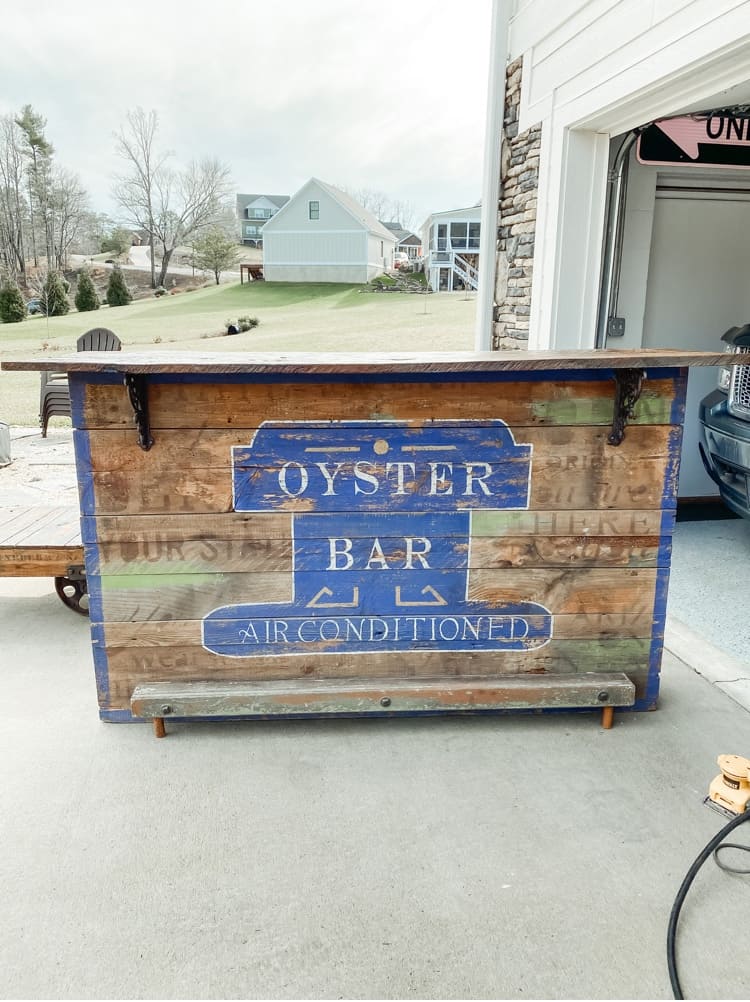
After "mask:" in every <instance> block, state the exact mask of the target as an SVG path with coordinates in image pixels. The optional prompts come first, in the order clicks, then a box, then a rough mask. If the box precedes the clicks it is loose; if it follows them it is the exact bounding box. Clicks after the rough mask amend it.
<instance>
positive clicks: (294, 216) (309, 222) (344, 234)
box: [263, 178, 397, 283]
mask: <svg viewBox="0 0 750 1002" xmlns="http://www.w3.org/2000/svg"><path fill="white" fill-rule="evenodd" d="M396 243H397V240H396V237H395V235H394V234H393V233H391V232H390V231H389V230H387V229H386V228H385V226H383V224H382V223H381V222H379V221H378V220H377V219H376V218H375V217H374V216H373V215H372V213H370V212H368V211H367V210H366V209H365V208H363V206H361V205H360V204H359V203H358V202H356V201H355V200H354V199H353V198H352V197H351V195H347V194H346V192H344V191H341V190H339V189H338V188H334V187H333V185H330V184H326V183H325V182H324V181H320V180H319V179H318V178H310V180H309V181H308V182H307V183H306V184H304V185H303V186H302V188H300V190H299V191H298V192H297V193H296V195H293V196H292V198H291V199H290V200H289V201H288V202H287V203H286V205H284V206H283V208H281V209H280V210H279V211H278V212H277V213H276V214H275V215H274V216H273V217H272V218H271V219H269V221H268V222H267V223H266V224H265V226H264V228H263V274H264V276H265V279H266V281H267V282H351V283H360V282H362V283H364V282H369V281H370V280H371V279H373V278H375V277H376V276H378V275H381V274H382V273H383V272H384V271H387V270H389V269H390V268H392V267H393V255H394V251H395V248H396Z"/></svg>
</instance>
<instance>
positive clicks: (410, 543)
mask: <svg viewBox="0 0 750 1002" xmlns="http://www.w3.org/2000/svg"><path fill="white" fill-rule="evenodd" d="M404 539H405V540H406V561H405V563H404V570H406V571H410V570H413V569H414V561H415V560H418V561H419V562H420V564H421V565H422V567H426V568H427V569H428V570H429V567H430V565H429V564H428V563H427V558H426V554H428V553H429V552H430V550H431V549H432V543H431V542H430V540H429V539H427V537H426V536H405V537H404ZM415 543H422V544H423V548H422V549H421V550H415V549H414V544H415Z"/></svg>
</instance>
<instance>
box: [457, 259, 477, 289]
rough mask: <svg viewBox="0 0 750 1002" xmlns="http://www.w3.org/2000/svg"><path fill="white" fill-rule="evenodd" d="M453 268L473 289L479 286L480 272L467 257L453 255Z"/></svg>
mask: <svg viewBox="0 0 750 1002" xmlns="http://www.w3.org/2000/svg"><path fill="white" fill-rule="evenodd" d="M453 270H454V271H455V273H456V274H457V275H458V277H459V278H460V279H461V280H462V281H463V282H464V283H465V284H466V285H469V286H471V288H472V289H478V288H479V272H478V271H477V269H476V268H475V267H474V265H473V264H469V262H468V261H467V260H466V258H465V257H461V255H460V254H454V255H453Z"/></svg>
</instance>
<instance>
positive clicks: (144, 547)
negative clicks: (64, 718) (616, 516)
mask: <svg viewBox="0 0 750 1002" xmlns="http://www.w3.org/2000/svg"><path fill="white" fill-rule="evenodd" d="M415 531H417V532H420V533H424V532H425V527H424V526H423V525H419V526H418V527H417V528H416V529H415ZM373 539H374V538H373V537H367V539H366V542H364V545H362V544H360V545H355V544H356V543H357V540H356V539H352V540H350V542H351V543H352V547H351V552H353V553H354V554H355V555H356V556H357V558H358V559H359V562H360V563H362V562H363V561H364V560H365V559H366V555H367V554H368V553H370V552H372V547H373V545H375V544H374V541H373ZM376 539H377V548H378V549H377V553H378V558H377V561H378V569H379V568H380V566H381V563H380V560H381V555H382V558H383V560H385V561H386V563H387V565H388V566H389V567H391V568H394V569H395V568H398V567H403V566H404V565H405V563H408V562H409V558H408V556H407V551H406V541H405V539H404V537H403V536H398V537H386V536H377V537H376ZM418 540H419V542H420V545H421V546H422V547H423V548H424V549H425V552H426V554H427V555H426V556H423V555H422V554H420V557H421V560H420V561H417V560H415V559H412V560H411V563H412V564H413V565H414V567H415V569H430V570H441V569H447V568H451V567H452V568H457V567H468V568H469V569H470V570H479V569H482V568H485V569H487V568H493V567H656V566H658V564H659V563H662V564H663V565H665V566H666V565H668V563H669V552H670V547H669V545H668V544H664V545H660V539H659V537H658V536H536V537H534V536H505V537H495V538H492V537H485V536H479V537H469V538H468V541H467V540H466V539H464V538H461V537H456V538H451V537H447V538H446V537H440V536H433V535H430V536H429V537H427V536H424V535H423V536H420V537H418ZM335 542H336V541H335V540H333V541H331V540H329V539H328V538H323V539H321V540H312V539H309V538H308V539H306V540H305V548H304V549H303V548H302V547H300V548H299V550H298V552H297V556H296V561H295V568H296V570H298V571H304V570H315V569H320V558H321V555H322V557H323V565H324V566H325V563H326V554H329V557H328V566H329V568H330V562H331V559H335V557H334V558H331V557H330V554H331V548H332V545H334V544H335ZM313 544H315V546H314V549H313ZM292 557H293V543H292V540H291V538H287V539H239V540H222V539H205V540H169V541H166V542H140V541H139V542H121V543H101V544H100V545H99V547H98V549H97V552H96V553H93V554H92V555H91V557H90V561H89V572H90V573H92V574H107V575H121V574H140V575H159V574H170V575H171V574H195V573H201V574H204V573H205V574H210V573H214V574H230V573H243V572H256V571H259V572H265V571H286V572H287V573H291V572H292ZM422 561H423V562H424V564H426V565H427V567H426V568H424V567H423V565H422Z"/></svg>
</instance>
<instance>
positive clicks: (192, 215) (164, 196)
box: [115, 108, 229, 288]
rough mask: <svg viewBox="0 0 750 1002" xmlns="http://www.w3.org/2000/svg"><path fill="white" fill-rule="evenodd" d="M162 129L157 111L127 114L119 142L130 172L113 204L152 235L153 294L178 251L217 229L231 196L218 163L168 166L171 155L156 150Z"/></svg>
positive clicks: (119, 181) (226, 174)
mask: <svg viewBox="0 0 750 1002" xmlns="http://www.w3.org/2000/svg"><path fill="white" fill-rule="evenodd" d="M158 124H159V123H158V117H157V115H156V112H155V111H152V112H150V113H149V114H148V115H146V113H145V112H144V111H143V109H142V108H137V109H136V110H135V111H134V112H129V113H128V128H127V130H125V129H123V130H122V131H121V132H120V133H118V135H117V137H116V138H117V151H118V153H119V154H120V156H121V157H123V159H125V160H126V161H127V162H128V164H129V165H130V171H129V173H128V174H126V175H125V176H124V177H120V178H118V179H117V187H116V189H115V198H116V199H117V201H118V202H119V204H120V206H121V207H122V209H123V210H124V212H125V214H126V216H127V218H128V220H130V221H131V222H133V223H135V224H136V225H137V226H138V227H140V228H142V229H145V230H146V231H147V232H148V234H149V245H150V248H151V281H152V284H153V286H154V288H156V286H157V285H163V284H164V281H165V279H166V275H167V270H168V268H169V262H170V259H171V257H172V254H173V253H174V251H175V248H176V247H178V246H179V245H180V244H186V243H189V242H190V240H191V239H192V237H193V236H195V235H197V234H199V233H201V232H202V231H203V230H204V229H206V228H207V227H209V226H210V225H211V224H212V223H214V222H215V221H216V219H217V218H218V216H219V215H220V213H221V211H222V202H223V199H224V198H225V196H226V195H228V194H229V168H228V167H227V166H226V164H223V163H221V162H220V161H219V160H217V159H216V158H207V159H205V160H201V161H200V162H199V163H196V162H192V163H191V164H190V165H189V166H188V167H187V168H186V169H185V170H175V169H173V168H171V167H170V166H168V163H167V161H168V159H169V156H170V154H168V153H159V152H158V151H157V149H156V133H157V129H158ZM157 244H158V254H159V257H160V261H161V265H160V274H159V278H158V280H157V279H156V278H155V264H156V251H157V246H156V245H157Z"/></svg>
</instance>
